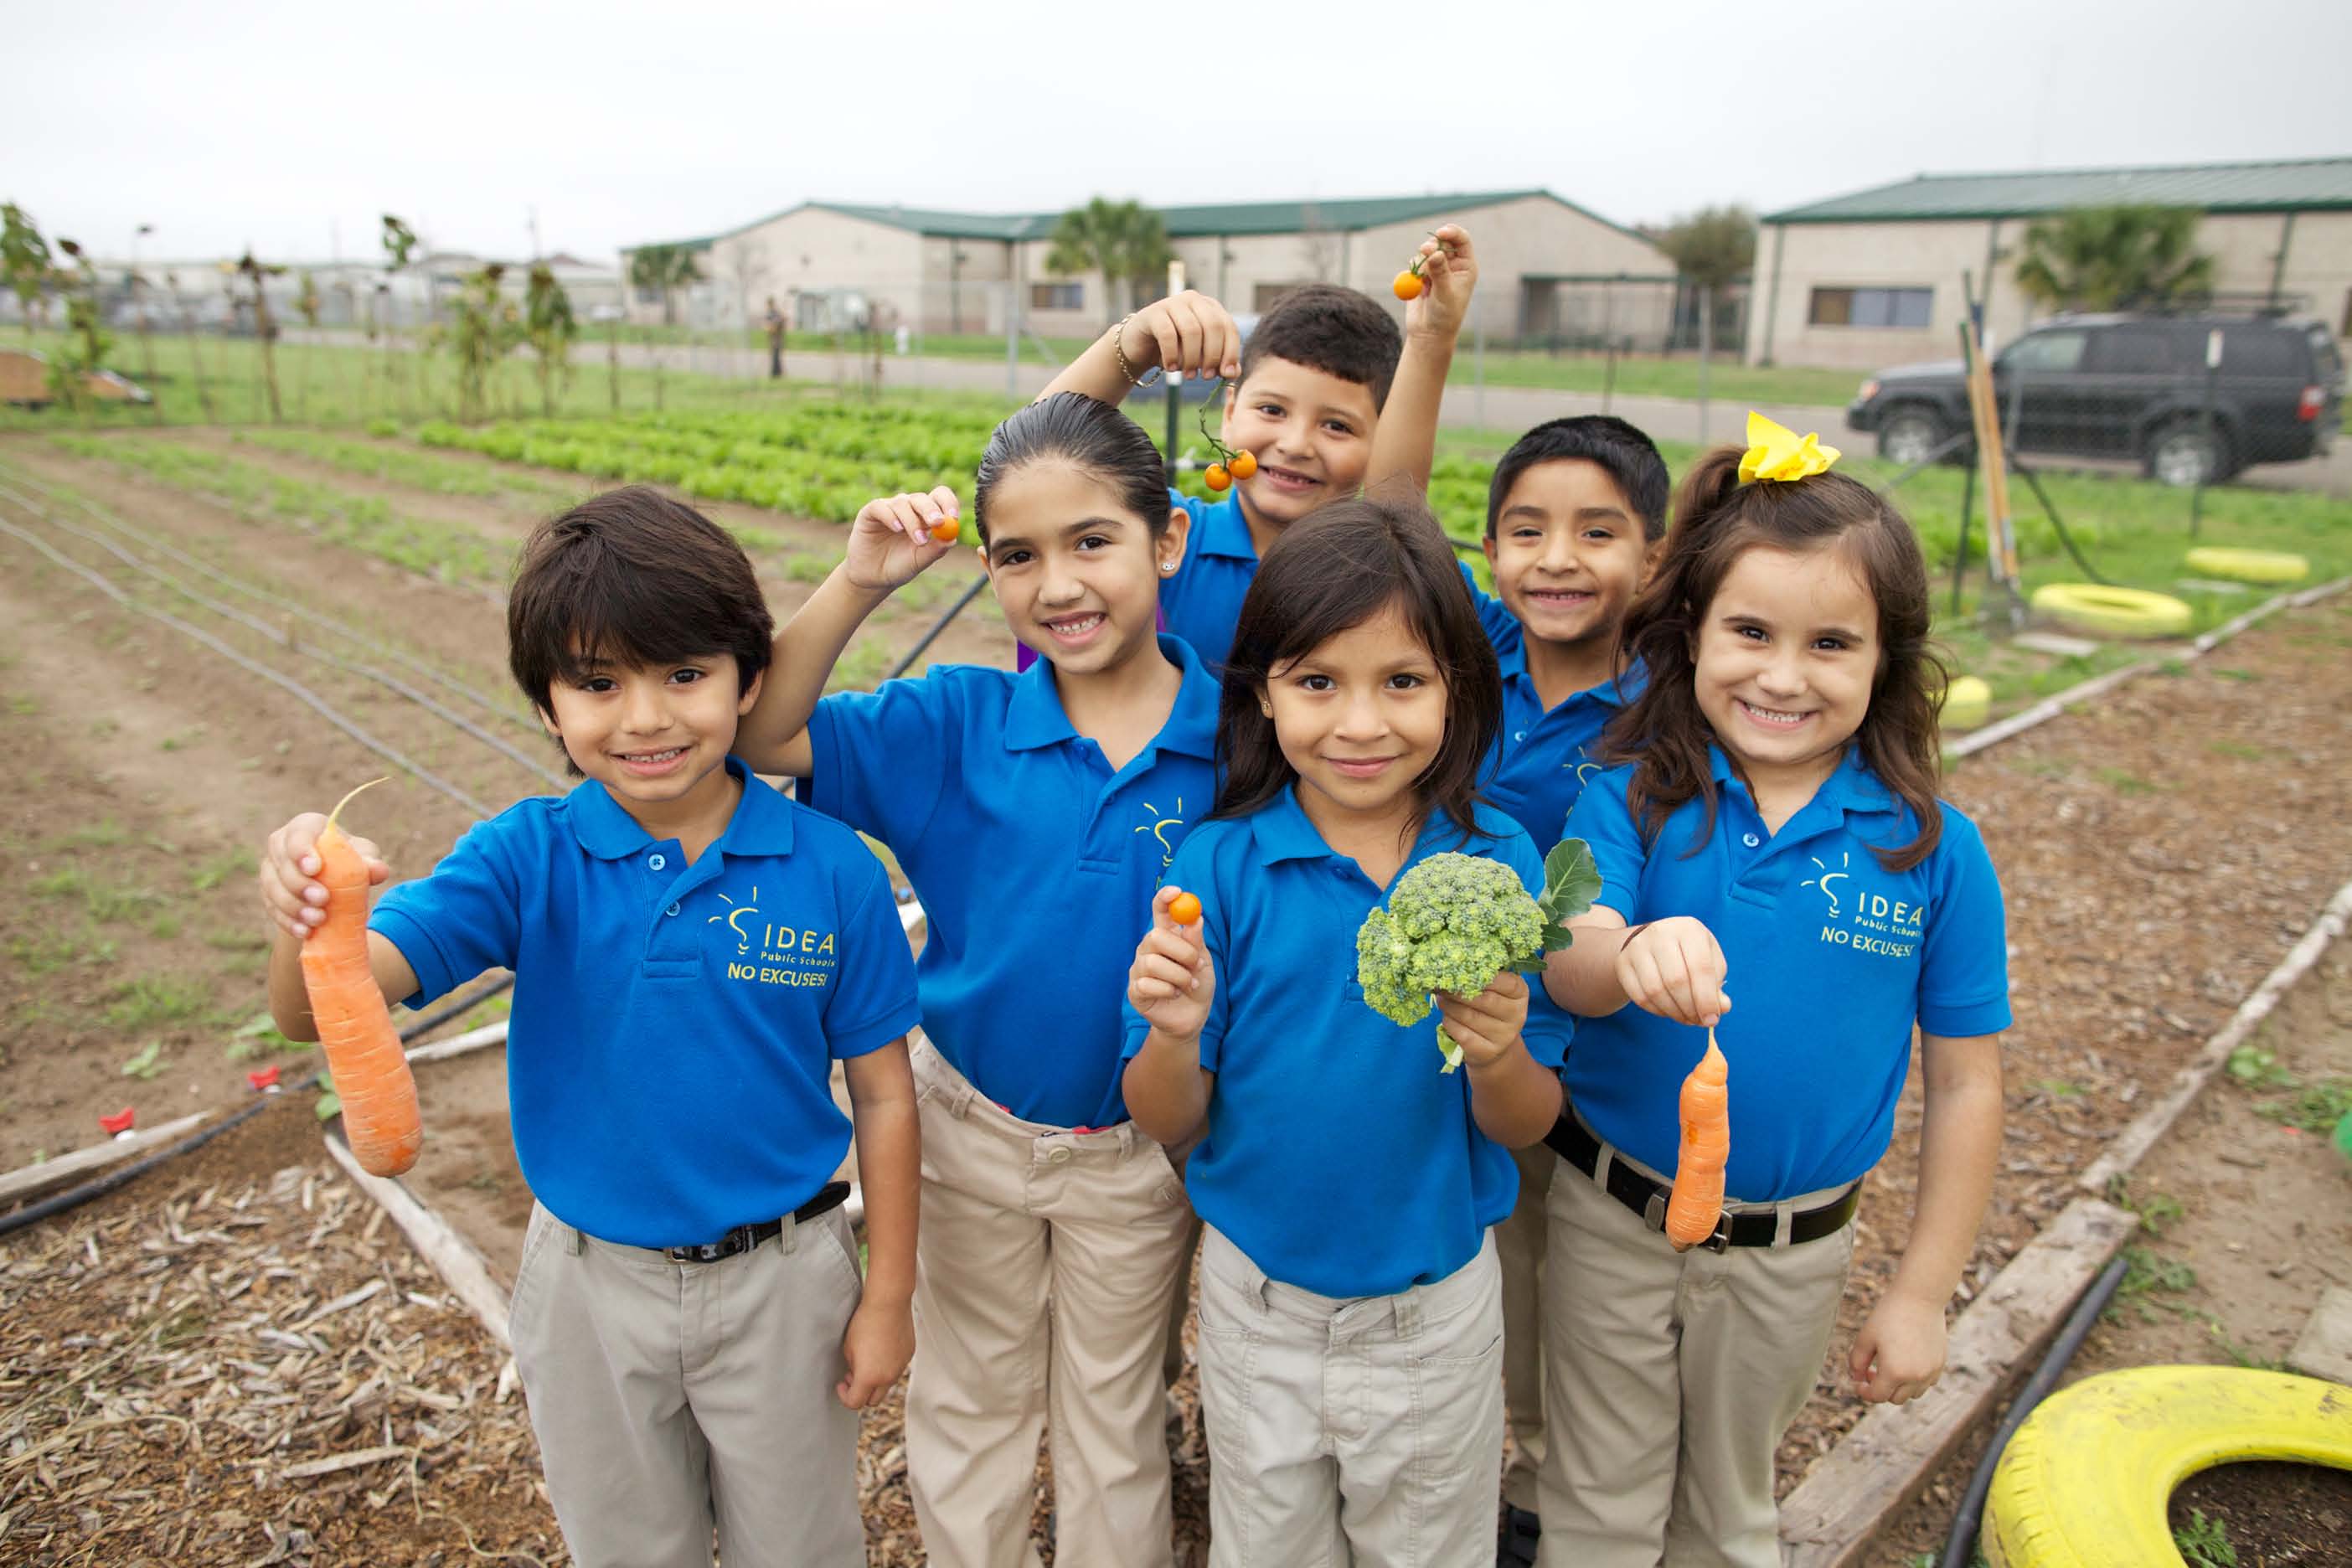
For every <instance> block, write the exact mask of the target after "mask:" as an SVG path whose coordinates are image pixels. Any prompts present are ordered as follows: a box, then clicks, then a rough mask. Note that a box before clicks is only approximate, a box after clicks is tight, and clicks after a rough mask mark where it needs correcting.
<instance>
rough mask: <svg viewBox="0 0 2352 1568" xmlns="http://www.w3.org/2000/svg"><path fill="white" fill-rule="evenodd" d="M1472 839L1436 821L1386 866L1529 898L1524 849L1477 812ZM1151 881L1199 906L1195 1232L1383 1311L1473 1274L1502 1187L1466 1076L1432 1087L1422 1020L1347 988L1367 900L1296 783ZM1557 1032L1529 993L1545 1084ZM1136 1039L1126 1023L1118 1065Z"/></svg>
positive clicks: (1560, 1027) (1375, 895)
mask: <svg viewBox="0 0 2352 1568" xmlns="http://www.w3.org/2000/svg"><path fill="white" fill-rule="evenodd" d="M1477 822H1478V827H1479V830H1480V836H1479V837H1474V838H1471V839H1470V840H1469V841H1468V842H1467V843H1465V842H1464V840H1463V835H1462V832H1461V830H1460V829H1459V828H1458V827H1456V826H1454V823H1453V822H1452V821H1451V819H1449V818H1447V817H1445V816H1443V815H1442V814H1441V815H1440V816H1438V817H1437V818H1436V819H1435V820H1434V821H1433V822H1431V823H1430V824H1429V825H1428V826H1424V827H1423V829H1422V832H1421V836H1420V837H1419V838H1418V839H1416V840H1415V841H1414V844H1413V847H1412V855H1411V856H1410V857H1409V858H1407V860H1406V862H1405V864H1406V866H1407V867H1408V868H1409V867H1411V866H1412V865H1415V864H1418V863H1419V862H1420V861H1422V860H1423V859H1426V858H1428V857H1430V856H1431V855H1434V854H1438V853H1440V852H1442V851H1445V850H1461V851H1463V852H1465V853H1468V854H1475V855H1483V856H1486V857H1487V858H1490V859H1495V860H1499V861H1502V862H1503V863H1504V864H1506V865H1507V866H1509V867H1510V868H1512V869H1513V870H1515V871H1517V873H1518V874H1519V879H1520V880H1521V881H1522V882H1524V883H1526V884H1527V887H1528V891H1529V892H1530V893H1540V892H1541V891H1542V890H1543V861H1542V859H1541V858H1539V857H1538V855H1537V854H1536V849H1535V846H1534V844H1533V843H1531V842H1530V841H1529V840H1528V836H1527V835H1526V834H1524V833H1522V832H1520V831H1519V828H1518V826H1517V824H1515V823H1513V822H1512V821H1511V819H1510V818H1509V817H1507V816H1504V815H1503V814H1502V813H1500V812H1498V811H1494V810H1491V809H1488V808H1486V807H1481V808H1480V809H1479V812H1478V817H1477ZM1399 875H1400V876H1402V871H1400V872H1399ZM1168 878H1169V880H1170V881H1171V882H1172V883H1174V884H1175V885H1176V886H1178V887H1181V888H1183V889H1186V890H1187V891H1189V892H1192V893H1194V894H1197V895H1198V896H1199V898H1200V900H1201V908H1202V921H1203V922H1204V924H1205V926H1206V928H1207V939H1208V942H1209V950H1210V952H1211V954H1212V956H1213V960H1214V963H1215V964H1216V977H1217V984H1216V994H1215V995H1214V997H1213V999H1212V1001H1211V1003H1210V1008H1209V1019H1208V1023H1207V1026H1205V1027H1203V1028H1202V1031H1201V1065H1202V1067H1203V1068H1208V1069H1209V1070H1210V1071H1212V1072H1213V1073H1215V1074H1216V1075H1217V1079H1216V1087H1215V1088H1214V1089H1213V1091H1212V1092H1211V1094H1210V1097H1209V1131H1208V1136H1207V1138H1206V1140H1205V1141H1204V1142H1202V1144H1201V1146H1200V1147H1199V1148H1198V1149H1196V1150H1194V1151H1193V1152H1192V1161H1191V1163H1189V1164H1188V1165H1187V1166H1186V1167H1185V1173H1184V1184H1185V1186H1186V1187H1187V1189H1189V1191H1190V1192H1191V1194H1192V1206H1193V1208H1194V1209H1196V1210H1197V1211H1199V1213H1200V1215H1201V1217H1202V1219H1205V1220H1207V1221H1208V1222H1209V1223H1210V1224H1211V1225H1213V1226H1216V1227H1217V1228H1218V1229H1219V1230H1221V1231H1223V1233H1224V1234H1225V1235H1226V1236H1228V1237H1232V1239H1233V1241H1234V1245H1235V1246H1237V1247H1240V1248H1241V1249H1242V1250H1243V1251H1244V1253H1246V1254H1248V1255H1249V1258H1250V1259H1251V1261H1253V1262H1255V1264H1256V1265H1257V1266H1258V1267H1259V1268H1263V1269H1265V1272H1266V1274H1267V1275H1268V1276H1269V1277H1270V1278H1273V1279H1279V1280H1281V1281H1283V1282H1284V1283H1285V1284H1288V1285H1296V1286H1297V1287H1299V1288H1300V1289H1307V1290H1313V1291H1317V1292H1318V1293H1320V1294H1322V1295H1326V1296H1339V1297H1359V1296H1387V1295H1393V1294H1395V1293H1396V1292H1397V1291H1400V1290H1403V1289H1407V1288H1409V1287H1411V1286H1412V1285H1415V1284H1426V1283H1428V1282H1430V1281H1432V1280H1436V1279H1444V1277H1445V1276H1447V1275H1449V1274H1451V1273H1453V1272H1454V1270H1455V1269H1457V1268H1461V1267H1462V1266H1463V1265H1464V1264H1465V1263H1467V1262H1469V1261H1470V1260H1471V1259H1472V1258H1475V1257H1476V1256H1477V1253H1478V1248H1479V1247H1480V1246H1481V1244H1482V1243H1483V1241H1484V1239H1485V1237H1486V1227H1487V1226H1491V1225H1493V1224H1494V1223H1495V1222H1496V1221H1497V1220H1499V1219H1501V1218H1502V1217H1503V1216H1504V1215H1507V1214H1509V1213H1510V1212H1511V1204H1512V1201H1513V1200H1514V1199H1515V1198H1516V1197H1517V1194H1518V1172H1517V1168H1516V1167H1514V1166H1513V1164H1512V1163H1511V1157H1510V1155H1509V1153H1508V1152H1506V1151H1505V1150H1504V1149H1503V1147H1502V1146H1501V1145H1500V1144H1497V1143H1495V1142H1491V1141H1490V1140H1488V1138H1487V1137H1486V1134H1485V1133H1483V1132H1481V1131H1479V1130H1478V1124H1477V1122H1476V1121H1475V1119H1473V1117H1472V1116H1471V1113H1470V1077H1469V1074H1468V1073H1467V1072H1466V1071H1464V1072H1454V1073H1446V1072H1442V1071H1440V1070H1439V1069H1440V1068H1442V1067H1443V1066H1444V1061H1443V1059H1442V1058H1440V1057H1439V1055H1438V1050H1437V1026H1438V1024H1439V1022H1440V1019H1439V1017H1438V1016H1437V1014H1436V1013H1435V1012H1434V1011H1433V1012H1432V1013H1431V1014H1430V1016H1428V1017H1427V1018H1424V1019H1423V1020H1422V1021H1421V1022H1420V1023H1419V1024H1416V1025H1414V1026H1412V1027H1411V1028H1406V1027H1402V1026H1399V1025H1396V1024H1392V1023H1391V1022H1390V1021H1389V1020H1388V1019H1387V1018H1385V1017H1382V1016H1381V1015H1380V1014H1378V1013H1375V1012H1373V1011H1372V1009H1371V1008H1370V1006H1369V1005H1366V1003H1365V1001H1364V990H1363V987H1362V986H1360V985H1359V984H1356V931H1357V929H1358V928H1359V927H1360V926H1361V925H1362V924H1363V923H1364V916H1365V915H1366V914H1367V913H1369V912H1370V910H1371V909H1372V907H1373V906H1374V905H1376V904H1381V903H1384V902H1385V901H1386V900H1387V896H1388V895H1387V891H1386V890H1385V889H1381V888H1380V887H1378V886H1376V885H1374V883H1373V882H1372V880H1371V879H1370V878H1369V877H1367V876H1365V875H1364V873H1363V870H1362V869H1361V868H1360V867H1359V866H1358V865H1357V864H1356V862H1355V860H1354V859H1353V858H1350V857H1348V856H1345V855H1341V854H1339V853H1338V852H1337V851H1336V850H1334V849H1333V848H1332V847H1330V846H1329V845H1328V844H1326V843H1325V842H1324V841H1323V836H1322V835H1321V834H1320V833H1319V832H1318V831H1317V830H1316V827H1315V825H1314V824H1313V823H1312V822H1310V821H1308V820H1307V813H1306V812H1305V810H1303V809H1302V808H1301V807H1300V805H1299V804H1298V796H1297V786H1296V785H1294V786H1293V787H1292V789H1291V790H1290V791H1289V792H1287V793H1286V794H1285V795H1283V796H1282V797H1281V798H1280V799H1279V800H1276V802H1275V803H1274V804H1273V805H1268V806H1266V807H1265V809H1263V810H1261V811H1258V812H1256V813H1255V814H1253V815H1252V816H1246V817H1239V818H1229V819H1223V820H1220V821H1215V822H1210V823H1204V824H1202V826H1199V827H1197V828H1195V829H1193V830H1192V834H1191V835H1190V836H1189V837H1186V839H1185V841H1184V847H1183V848H1181V850H1179V851H1178V852H1177V855H1176V863H1175V865H1174V866H1172V867H1171V868H1170V869H1169V873H1168ZM1572 1028H1573V1023H1572V1021H1571V1020H1570V1018H1569V1016H1568V1015H1566V1014H1565V1013H1563V1012H1561V1011H1560V1010H1559V1008H1557V1007H1555V1006H1553V1005H1551V1002H1550V1000H1549V998H1548V997H1546V996H1545V994H1544V993H1543V988H1542V987H1541V986H1539V985H1538V986H1536V987H1535V988H1534V990H1533V993H1532V994H1531V995H1530V997H1529V998H1528V1022H1527V1027H1526V1031H1525V1037H1526V1040H1527V1045H1528V1052H1529V1053H1530V1054H1531V1055H1533V1056H1534V1058H1536V1060H1538V1061H1539V1062H1541V1063H1543V1064H1544V1065H1545V1066H1546V1067H1553V1068H1556V1067H1558V1066H1559V1061H1560V1057H1561V1054H1562V1053H1563V1052H1564V1051H1565V1050H1566V1049H1567V1047H1568V1037H1569V1034H1570V1030H1571V1029H1572ZM1149 1034H1150V1025H1149V1024H1148V1023H1147V1022H1145V1020H1144V1018H1143V1016H1142V1015H1141V1014H1139V1013H1138V1012H1136V1011H1135V1009H1134V1008H1133V1007H1129V1008H1128V1009H1127V1045H1126V1050H1127V1054H1128V1055H1129V1057H1132V1056H1134V1055H1135V1054H1136V1053H1137V1052H1139V1051H1140V1050H1142V1049H1143V1042H1144V1038H1145V1037H1146V1036H1147V1035H1149Z"/></svg>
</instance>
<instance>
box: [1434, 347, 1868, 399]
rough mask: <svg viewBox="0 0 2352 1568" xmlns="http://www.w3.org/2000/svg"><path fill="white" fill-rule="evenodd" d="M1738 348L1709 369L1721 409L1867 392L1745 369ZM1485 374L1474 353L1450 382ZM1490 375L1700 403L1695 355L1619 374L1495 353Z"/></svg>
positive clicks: (1607, 368) (1803, 370) (1627, 367)
mask: <svg viewBox="0 0 2352 1568" xmlns="http://www.w3.org/2000/svg"><path fill="white" fill-rule="evenodd" d="M1738 361H1739V354H1738V350H1737V349H1736V348H1734V349H1732V350H1729V351H1727V352H1718V353H1717V354H1716V356H1715V358H1714V359H1713V361H1712V362H1710V363H1709V364H1708V366H1707V395H1708V396H1709V397H1712V398H1715V399H1717V400H1718V401H1722V402H1730V403H1764V404H1794V405H1822V406H1832V405H1833V406H1837V407H1841V408H1842V407H1843V406H1844V405H1846V404H1848V403H1850V402H1852V401H1853V394H1854V389H1855V388H1856V387H1858V386H1860V385H1861V384H1862V380H1863V377H1862V374H1861V373H1860V372H1858V371H1851V370H1815V369H1811V368H1808V367H1806V366H1802V365H1773V366H1758V365H1744V364H1741V363H1738ZM1478 374H1480V367H1479V364H1478V361H1477V357H1476V355H1475V354H1474V353H1472V352H1471V350H1470V348H1469V346H1468V345H1466V344H1465V345H1464V347H1463V348H1462V349H1461V350H1460V351H1459V352H1457V353H1455V354H1454V373H1453V374H1452V375H1451V377H1449V378H1448V379H1449V380H1450V381H1451V382H1452V383H1453V384H1456V385H1467V384H1469V383H1470V382H1472V381H1473V380H1474V379H1475V378H1476V377H1477V375H1478ZM1484 374H1485V375H1486V384H1487V385H1489V386H1540V387H1548V388H1550V389H1552V390H1554V391H1559V392H1590V393H1593V394H1596V395H1598V394H1599V393H1600V392H1601V390H1602V389H1603V388H1605V387H1607V388H1613V390H1614V391H1615V392H1617V393H1618V394H1621V395H1624V396H1627V397H1685V398H1695V397H1696V396H1697V395H1698V360H1697V357H1696V355H1687V354H1685V355H1678V356H1675V357H1671V358H1669V357H1664V356H1661V355H1655V354H1640V355H1620V356H1618V359H1617V362H1616V364H1615V366H1614V370H1613V380H1612V366H1611V365H1610V363H1609V361H1608V360H1607V359H1606V358H1605V357H1603V356H1602V355H1600V354H1587V353H1564V354H1548V353H1540V352H1536V353H1513V352H1507V351H1496V350H1489V351H1488V352H1487V353H1486V365H1485V371H1484Z"/></svg>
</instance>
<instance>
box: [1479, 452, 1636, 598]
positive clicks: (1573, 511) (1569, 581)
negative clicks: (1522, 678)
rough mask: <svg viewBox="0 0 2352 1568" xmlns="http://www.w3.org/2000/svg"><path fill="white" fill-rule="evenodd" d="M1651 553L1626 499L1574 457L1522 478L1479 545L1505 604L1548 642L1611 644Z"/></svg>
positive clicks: (1600, 471) (1605, 473)
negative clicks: (1483, 546) (1489, 534)
mask: <svg viewBox="0 0 2352 1568" xmlns="http://www.w3.org/2000/svg"><path fill="white" fill-rule="evenodd" d="M1653 555H1654V549H1653V547H1652V546H1651V545H1650V543H1649V542H1648V541H1647V540H1645V539H1644V538H1643V531H1642V520H1641V519H1640V518H1639V517H1637V516H1635V515H1634V512H1633V506H1632V504H1631V503H1630V502H1628V501H1627V500H1626V499H1625V492H1624V491H1623V490H1622V489H1618V488H1617V481H1616V480H1615V479H1612V478H1610V476H1609V470H1607V469H1606V468H1602V467H1601V465H1600V464H1598V463H1594V462H1589V461H1587V460H1586V459H1584V458H1559V459H1556V460H1554V461H1551V462H1546V463H1537V464H1535V465H1534V466H1533V467H1531V468H1527V469H1525V470H1524V471H1522V472H1521V473H1520V475H1519V477H1518V478H1517V479H1515V480H1513V481H1512V483H1511V489H1510V493H1509V494H1507V495H1506V496H1505V497H1504V498H1503V506H1502V510H1500V511H1499V512H1497V513H1496V517H1495V531H1494V534H1493V535H1492V536H1491V537H1490V538H1488V539H1487V541H1486V560H1487V562H1488V563H1490V564H1492V565H1493V567H1494V568H1495V592H1496V594H1497V595H1500V597H1501V598H1502V601H1503V605H1504V607H1505V608H1507V609H1508V610H1509V611H1510V612H1511V614H1512V615H1514V616H1517V617H1518V622H1519V625H1521V626H1524V627H1526V628H1527V633H1528V636H1529V637H1536V638H1538V639H1540V640H1542V641H1545V642H1556V643H1582V642H1591V641H1595V640H1598V641H1602V642H1608V643H1614V642H1615V641H1616V639H1617V634H1618V631H1619V630H1620V628H1622V626H1624V624H1625V609H1626V606H1627V605H1631V604H1632V603H1633V595H1634V594H1635V593H1636V592H1637V591H1638V590H1639V589H1640V588H1641V586H1642V582H1643V578H1644V577H1646V576H1647V575H1648V574H1649V567H1650V561H1651V558H1652V556H1653Z"/></svg>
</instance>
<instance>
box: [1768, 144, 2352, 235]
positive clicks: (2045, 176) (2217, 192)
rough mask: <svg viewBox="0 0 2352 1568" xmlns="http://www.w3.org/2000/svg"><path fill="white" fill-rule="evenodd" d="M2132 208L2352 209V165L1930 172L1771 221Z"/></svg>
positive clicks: (2306, 162)
mask: <svg viewBox="0 0 2352 1568" xmlns="http://www.w3.org/2000/svg"><path fill="white" fill-rule="evenodd" d="M2126 204H2131V205H2154V206H2179V207H2195V208H2198V209H2199V210H2200V211H2203V212H2210V213H2262V212H2303V211H2329V210H2335V211H2344V210H2352V158H2303V159H2294V160H2289V161H2281V162H2275V163H2181V164H2173V165H2169V166H2159V167H2152V168H2137V169H2047V170H2034V171H2027V172H2021V173H2016V174H1920V175H1917V176H1916V177H1914V178H1912V179H1908V180H1905V181H1902V182H1900V183H1898V184H1892V185H1878V186H1874V187H1873V188H1872V189H1870V190H1866V191H1856V192H1854V193H1853V195H1843V196H1832V197H1831V198H1830V199H1829V200H1827V201H1822V202H1814V203H1812V204H1811V205H1806V206H1801V207H1790V208H1789V209H1787V210H1786V211H1783V212H1777V213H1768V214H1766V215H1765V216H1764V219H1763V221H1764V222H1766V223H1912V222H1923V221H1929V220H1934V219H1938V218H1946V219H1948V218H1996V217H2038V216H2042V214H2045V213H2055V212H2063V211H2066V210H2067V209H2069V208H2072V207H2092V206H2117V205H2126Z"/></svg>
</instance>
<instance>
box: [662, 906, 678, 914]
mask: <svg viewBox="0 0 2352 1568" xmlns="http://www.w3.org/2000/svg"><path fill="white" fill-rule="evenodd" d="M662 913H664V914H666V915H674V914H676V913H677V905H676V904H672V905H671V906H670V907H669V908H667V909H666V910H663V911H662Z"/></svg>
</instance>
